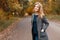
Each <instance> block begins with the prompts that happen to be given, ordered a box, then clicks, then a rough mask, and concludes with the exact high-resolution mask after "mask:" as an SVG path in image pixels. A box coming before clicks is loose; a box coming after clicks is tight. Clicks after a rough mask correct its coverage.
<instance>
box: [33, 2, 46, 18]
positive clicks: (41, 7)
mask: <svg viewBox="0 0 60 40" xmlns="http://www.w3.org/2000/svg"><path fill="white" fill-rule="evenodd" d="M35 5H39V8H40V9H39V17H41V18H43V16H44V15H45V14H44V12H43V6H42V4H41V3H40V2H36V3H35ZM35 5H34V6H35ZM33 10H34V9H33Z"/></svg>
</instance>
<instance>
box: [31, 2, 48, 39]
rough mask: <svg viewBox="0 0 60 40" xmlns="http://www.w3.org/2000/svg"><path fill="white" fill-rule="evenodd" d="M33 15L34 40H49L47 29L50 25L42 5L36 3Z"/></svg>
mask: <svg viewBox="0 0 60 40" xmlns="http://www.w3.org/2000/svg"><path fill="white" fill-rule="evenodd" d="M33 11H34V13H33V14H32V20H31V21H32V37H33V40H48V37H47V34H46V29H47V27H48V25H49V23H48V21H47V18H46V16H45V14H44V12H43V7H42V4H41V3H39V2H36V3H35V5H34V9H33Z"/></svg>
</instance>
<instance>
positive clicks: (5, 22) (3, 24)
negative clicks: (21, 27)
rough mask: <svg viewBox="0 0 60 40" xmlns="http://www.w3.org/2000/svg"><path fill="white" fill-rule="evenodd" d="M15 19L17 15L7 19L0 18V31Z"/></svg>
mask: <svg viewBox="0 0 60 40" xmlns="http://www.w3.org/2000/svg"><path fill="white" fill-rule="evenodd" d="M17 19H18V18H17V17H11V18H10V19H9V20H0V32H1V31H3V30H4V29H6V28H7V27H8V26H9V25H11V24H12V23H13V22H14V21H16V20H17Z"/></svg>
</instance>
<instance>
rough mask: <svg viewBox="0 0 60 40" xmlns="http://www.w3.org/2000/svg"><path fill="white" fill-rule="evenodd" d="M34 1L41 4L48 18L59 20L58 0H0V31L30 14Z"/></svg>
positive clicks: (59, 4)
mask: <svg viewBox="0 0 60 40" xmlns="http://www.w3.org/2000/svg"><path fill="white" fill-rule="evenodd" d="M36 1H39V2H40V3H42V4H43V10H44V13H45V14H46V16H47V18H48V19H49V20H52V21H59V20H60V0H0V32H2V31H3V30H4V29H6V28H8V26H9V25H11V24H12V23H13V22H15V21H16V20H18V19H21V18H23V17H26V16H27V17H28V16H31V14H32V9H33V7H34V3H35V2H36Z"/></svg>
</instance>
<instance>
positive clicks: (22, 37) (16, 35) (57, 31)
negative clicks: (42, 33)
mask: <svg viewBox="0 0 60 40" xmlns="http://www.w3.org/2000/svg"><path fill="white" fill-rule="evenodd" d="M49 24H50V25H49V27H48V28H47V35H48V38H49V40H60V24H59V23H56V22H53V21H49ZM31 28H32V27H31V17H26V18H23V19H22V20H20V21H19V22H18V23H17V24H16V28H15V29H14V30H13V32H12V33H11V34H10V35H9V36H8V37H7V39H6V40H32V35H31Z"/></svg>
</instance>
